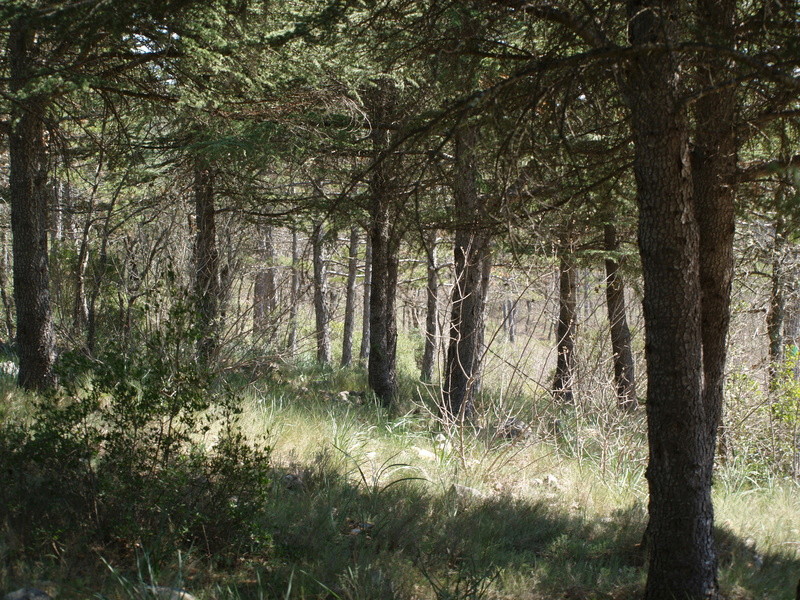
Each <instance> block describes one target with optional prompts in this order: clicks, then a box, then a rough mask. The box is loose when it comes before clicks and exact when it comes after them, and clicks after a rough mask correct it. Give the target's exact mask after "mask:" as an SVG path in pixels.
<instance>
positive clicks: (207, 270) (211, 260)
mask: <svg viewBox="0 0 800 600" xmlns="http://www.w3.org/2000/svg"><path fill="white" fill-rule="evenodd" d="M194 201H195V225H196V227H197V236H196V238H195V246H194V266H195V289H194V291H195V302H196V304H197V324H198V330H199V334H198V341H197V357H198V360H199V361H200V363H201V364H202V365H204V366H209V365H210V364H211V361H212V359H213V358H214V356H215V355H216V353H217V349H218V346H219V323H218V321H219V299H220V279H219V251H218V249H217V225H216V208H215V198H214V173H213V171H212V169H211V167H210V166H209V165H207V164H205V163H204V162H203V161H201V160H200V159H196V162H195V167H194Z"/></svg>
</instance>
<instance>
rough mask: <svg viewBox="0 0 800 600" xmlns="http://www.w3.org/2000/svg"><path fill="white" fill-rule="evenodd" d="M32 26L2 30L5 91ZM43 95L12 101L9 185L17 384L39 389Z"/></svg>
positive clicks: (17, 79)
mask: <svg viewBox="0 0 800 600" xmlns="http://www.w3.org/2000/svg"><path fill="white" fill-rule="evenodd" d="M34 52H35V32H34V31H32V30H31V29H29V28H28V27H27V25H26V23H25V22H24V20H23V19H18V20H16V21H14V23H12V25H11V30H10V32H9V36H8V61H9V65H10V73H9V74H10V77H11V86H10V89H11V92H12V94H19V93H20V91H21V90H22V88H23V87H24V86H25V85H26V84H28V82H29V80H30V77H31V76H32V70H33V63H34V58H33V55H34ZM46 104H47V102H46V99H45V98H44V97H41V96H37V95H35V94H31V93H27V94H24V95H22V96H21V97H20V98H18V99H17V100H16V101H15V102H13V103H12V105H11V106H12V119H11V123H12V125H11V131H10V135H9V144H8V150H9V163H10V164H9V166H10V173H9V185H10V192H11V194H10V195H11V232H12V235H13V238H14V239H13V254H14V303H15V305H16V308H17V348H18V352H19V384H20V386H22V387H24V388H26V389H36V390H41V389H45V388H48V387H51V386H52V385H53V384H54V383H55V376H54V373H53V363H54V360H55V341H54V333H53V320H52V315H51V309H50V288H49V285H50V278H49V271H48V262H47V261H48V255H47V223H48V221H47V219H48V213H47V208H48V200H49V197H50V189H49V187H48V185H47V182H48V169H49V165H48V142H47V141H46V137H45V110H46Z"/></svg>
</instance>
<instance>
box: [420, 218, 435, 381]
mask: <svg viewBox="0 0 800 600" xmlns="http://www.w3.org/2000/svg"><path fill="white" fill-rule="evenodd" d="M438 242H439V236H438V234H437V232H436V231H435V230H434V231H431V232H430V234H429V235H428V239H427V240H426V242H425V253H426V255H427V261H426V263H427V273H428V281H427V285H426V286H425V298H426V306H425V349H424V350H423V352H422V368H421V369H420V371H421V375H420V379H421V380H422V381H424V382H426V383H430V382H431V381H433V371H434V367H435V366H436V347H437V346H438V343H439V311H438V308H439V261H438V258H437V256H436V246H437V244H438Z"/></svg>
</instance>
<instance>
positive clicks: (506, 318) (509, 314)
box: [503, 298, 517, 344]
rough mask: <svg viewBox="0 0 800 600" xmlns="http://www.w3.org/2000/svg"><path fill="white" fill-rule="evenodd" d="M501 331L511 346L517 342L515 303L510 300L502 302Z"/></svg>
mask: <svg viewBox="0 0 800 600" xmlns="http://www.w3.org/2000/svg"><path fill="white" fill-rule="evenodd" d="M503 330H504V331H505V332H506V336H507V337H508V341H509V342H510V343H512V344H513V343H514V342H515V341H516V340H517V303H516V302H515V301H514V300H512V299H510V298H507V299H505V300H503Z"/></svg>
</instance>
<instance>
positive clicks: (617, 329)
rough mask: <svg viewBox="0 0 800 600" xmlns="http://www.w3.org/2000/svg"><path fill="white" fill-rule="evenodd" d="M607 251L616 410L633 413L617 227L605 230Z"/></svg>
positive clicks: (633, 380)
mask: <svg viewBox="0 0 800 600" xmlns="http://www.w3.org/2000/svg"><path fill="white" fill-rule="evenodd" d="M604 241H605V251H606V260H605V263H606V305H607V307H608V323H609V328H610V330H611V352H612V353H613V355H614V384H615V387H616V391H617V407H618V408H620V409H622V410H633V409H634V408H636V406H637V405H638V400H637V398H636V377H635V373H634V364H633V352H632V351H631V331H630V329H629V328H628V317H627V315H626V313H625V284H624V281H623V279H622V274H621V273H620V262H619V261H618V260H617V259H616V257H615V255H616V254H618V253H619V241H618V240H617V228H616V227H615V226H614V224H613V223H606V225H605V227H604Z"/></svg>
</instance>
